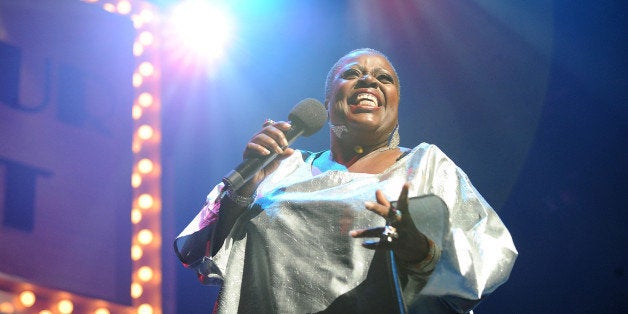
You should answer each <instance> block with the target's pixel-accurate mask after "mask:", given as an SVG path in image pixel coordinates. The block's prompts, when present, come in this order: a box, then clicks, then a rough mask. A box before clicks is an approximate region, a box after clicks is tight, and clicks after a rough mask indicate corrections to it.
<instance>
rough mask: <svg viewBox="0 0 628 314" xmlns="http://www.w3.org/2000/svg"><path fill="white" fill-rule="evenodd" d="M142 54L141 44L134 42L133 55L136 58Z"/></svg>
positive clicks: (142, 47)
mask: <svg viewBox="0 0 628 314" xmlns="http://www.w3.org/2000/svg"><path fill="white" fill-rule="evenodd" d="M143 53H144V46H142V44H141V43H139V42H136V43H134V44H133V55H134V56H136V57H139V56H141V55H142V54H143Z"/></svg>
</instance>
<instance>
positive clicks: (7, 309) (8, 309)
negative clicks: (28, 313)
mask: <svg viewBox="0 0 628 314" xmlns="http://www.w3.org/2000/svg"><path fill="white" fill-rule="evenodd" d="M14 311H15V306H13V303H11V302H2V303H0V313H13V312H14Z"/></svg>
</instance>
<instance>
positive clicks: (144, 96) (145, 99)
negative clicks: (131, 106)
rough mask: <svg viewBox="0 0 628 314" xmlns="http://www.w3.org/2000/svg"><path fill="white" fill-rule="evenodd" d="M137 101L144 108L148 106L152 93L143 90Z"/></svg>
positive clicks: (151, 99)
mask: <svg viewBox="0 0 628 314" xmlns="http://www.w3.org/2000/svg"><path fill="white" fill-rule="evenodd" d="M137 102H138V103H139V104H140V106H142V107H144V108H147V107H150V105H152V104H153V95H151V94H150V93H147V92H143V93H141V94H140V95H139V96H138V97H137Z"/></svg>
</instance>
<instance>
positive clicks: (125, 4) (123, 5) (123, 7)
mask: <svg viewBox="0 0 628 314" xmlns="http://www.w3.org/2000/svg"><path fill="white" fill-rule="evenodd" d="M116 8H117V9H118V13H120V14H122V15H127V14H129V12H131V3H130V2H129V1H127V0H121V1H120V2H118V5H117V6H116Z"/></svg>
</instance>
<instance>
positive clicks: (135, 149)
mask: <svg viewBox="0 0 628 314" xmlns="http://www.w3.org/2000/svg"><path fill="white" fill-rule="evenodd" d="M131 149H132V150H133V152H134V153H136V154H137V153H139V152H140V149H142V143H138V142H133V146H132V147H131Z"/></svg>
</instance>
